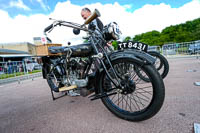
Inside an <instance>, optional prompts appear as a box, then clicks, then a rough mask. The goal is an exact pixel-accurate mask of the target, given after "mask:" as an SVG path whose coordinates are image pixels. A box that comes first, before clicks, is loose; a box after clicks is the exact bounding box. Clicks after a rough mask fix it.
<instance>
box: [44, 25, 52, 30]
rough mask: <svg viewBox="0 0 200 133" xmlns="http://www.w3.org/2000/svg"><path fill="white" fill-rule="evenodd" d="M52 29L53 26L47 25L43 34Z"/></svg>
mask: <svg viewBox="0 0 200 133" xmlns="http://www.w3.org/2000/svg"><path fill="white" fill-rule="evenodd" d="M52 27H53V24H51V25H49V26H48V27H46V28H45V29H44V32H47V31H49V30H50V29H51V28H52Z"/></svg>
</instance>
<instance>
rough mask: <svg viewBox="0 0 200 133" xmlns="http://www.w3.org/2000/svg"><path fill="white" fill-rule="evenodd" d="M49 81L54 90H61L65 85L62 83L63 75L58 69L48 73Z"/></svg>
mask: <svg viewBox="0 0 200 133" xmlns="http://www.w3.org/2000/svg"><path fill="white" fill-rule="evenodd" d="M47 83H48V85H49V87H50V88H51V90H52V91H54V92H59V88H60V87H63V84H62V83H61V77H60V76H59V74H58V73H57V71H56V69H54V70H53V71H51V72H50V73H49V74H47Z"/></svg>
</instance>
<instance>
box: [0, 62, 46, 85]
mask: <svg viewBox="0 0 200 133" xmlns="http://www.w3.org/2000/svg"><path fill="white" fill-rule="evenodd" d="M41 69H42V67H41V65H40V64H38V63H36V62H34V61H8V62H0V84H1V83H5V82H8V81H9V82H11V81H19V80H22V79H28V78H29V77H37V76H41ZM30 75H32V76H30ZM35 75H37V76H35Z"/></svg>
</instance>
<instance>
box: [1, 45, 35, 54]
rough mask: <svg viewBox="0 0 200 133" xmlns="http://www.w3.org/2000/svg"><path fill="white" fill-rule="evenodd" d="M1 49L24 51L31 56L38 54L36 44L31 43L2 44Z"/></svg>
mask: <svg viewBox="0 0 200 133" xmlns="http://www.w3.org/2000/svg"><path fill="white" fill-rule="evenodd" d="M0 49H7V50H16V51H23V52H27V53H29V54H31V55H34V54H35V53H36V48H35V44H32V43H29V42H18V43H1V44H0Z"/></svg>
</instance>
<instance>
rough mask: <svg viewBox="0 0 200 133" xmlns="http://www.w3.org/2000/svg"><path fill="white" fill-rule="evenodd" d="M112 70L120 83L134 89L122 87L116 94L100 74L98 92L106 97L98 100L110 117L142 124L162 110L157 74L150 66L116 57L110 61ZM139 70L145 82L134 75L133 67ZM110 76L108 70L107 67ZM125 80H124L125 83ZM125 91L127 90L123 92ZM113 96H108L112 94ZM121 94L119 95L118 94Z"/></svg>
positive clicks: (161, 84)
mask: <svg viewBox="0 0 200 133" xmlns="http://www.w3.org/2000/svg"><path fill="white" fill-rule="evenodd" d="M111 63H112V65H113V67H114V69H115V71H116V72H117V73H118V76H120V78H119V79H120V82H121V83H122V82H124V81H125V82H127V81H130V82H131V83H132V84H134V87H132V88H131V89H130V88H129V90H131V91H129V92H128V91H127V92H128V93H125V92H126V88H125V89H122V90H121V91H120V92H119V91H118V90H119V88H115V87H114V85H113V83H112V82H111V81H110V80H109V79H108V77H107V75H106V72H105V71H103V72H102V73H101V75H100V82H99V89H100V92H101V93H102V94H104V95H107V96H106V97H103V98H101V100H102V102H103V104H104V105H105V106H106V107H107V109H108V110H109V111H111V112H112V113H113V114H114V115H116V116H117V117H119V118H122V119H125V120H128V121H134V122H137V121H143V120H147V119H149V118H151V117H153V116H154V115H155V114H156V113H157V112H158V111H159V110H160V109H161V107H162V105H163V102H164V97H165V87H164V83H163V80H162V78H161V76H160V74H159V73H158V72H157V70H156V69H155V67H154V66H153V65H140V64H138V63H137V62H136V61H135V60H134V59H132V58H125V57H123V58H120V59H115V60H112V61H111ZM135 66H136V67H137V68H138V69H137V70H141V72H140V73H141V74H142V73H143V74H145V75H146V76H147V77H148V78H149V80H150V81H149V82H146V81H145V80H143V79H142V78H140V77H139V76H138V75H137V72H135V69H134V67H135ZM108 71H109V73H110V75H111V77H112V78H113V80H115V81H116V79H115V78H114V76H113V74H112V70H111V68H110V67H108ZM127 77H128V80H127ZM127 90H128V89H127ZM114 92H116V93H115V94H113V95H109V94H111V93H114ZM122 92H123V93H122Z"/></svg>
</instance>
